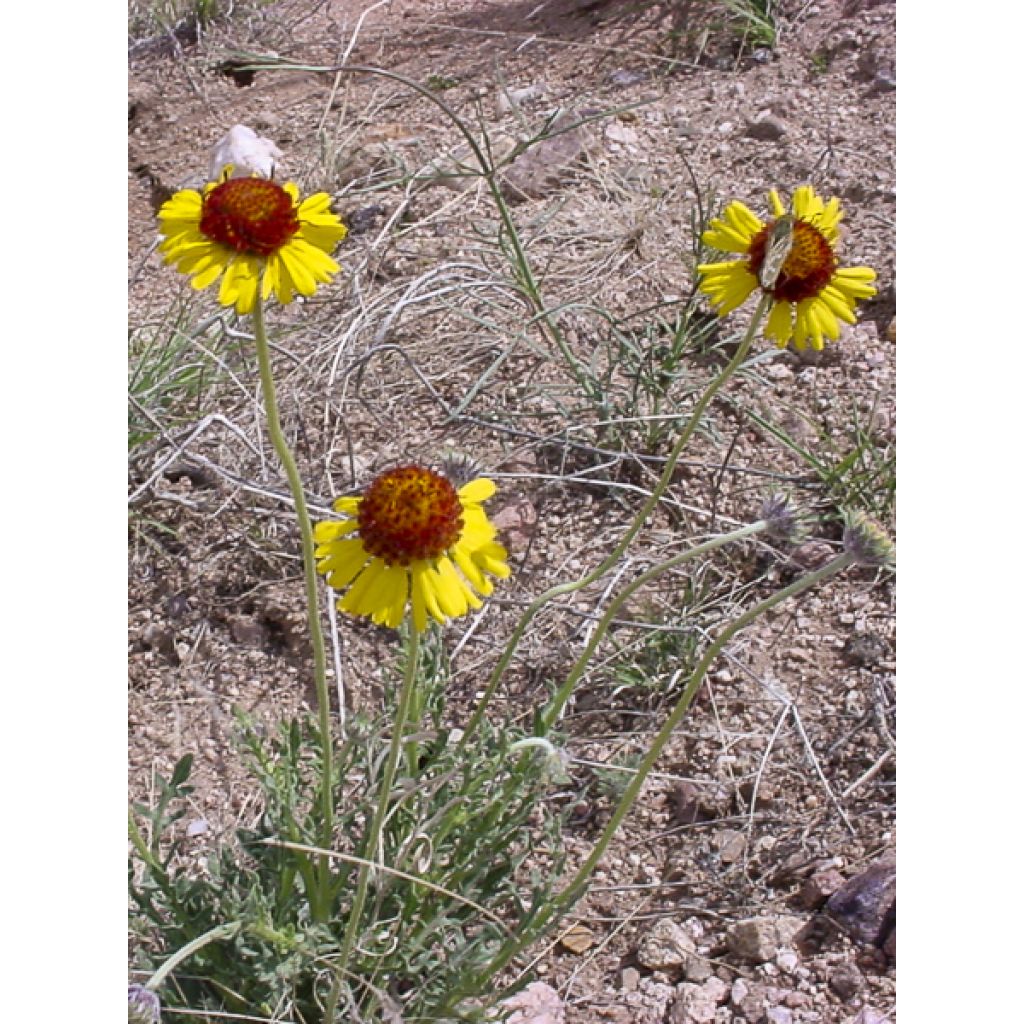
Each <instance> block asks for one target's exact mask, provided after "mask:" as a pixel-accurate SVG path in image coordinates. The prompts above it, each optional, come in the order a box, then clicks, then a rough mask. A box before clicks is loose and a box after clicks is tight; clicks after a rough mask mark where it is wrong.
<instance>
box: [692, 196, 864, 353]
mask: <svg viewBox="0 0 1024 1024" xmlns="http://www.w3.org/2000/svg"><path fill="white" fill-rule="evenodd" d="M768 202H769V204H770V206H771V208H772V213H773V214H774V219H773V220H769V221H767V222H764V221H762V220H761V219H760V218H759V217H757V216H756V215H755V214H754V213H752V212H751V211H750V210H749V209H748V208H747V207H746V206H745V205H744V204H743V203H741V202H739V201H738V200H734V201H733V202H731V203H730V204H729V205H728V206H727V207H726V208H725V211H724V212H723V214H722V217H721V219H718V218H716V219H714V220H712V222H711V226H710V228H708V230H707V231H705V232H704V234H703V235H702V236H701V238H702V240H703V242H704V243H705V244H706V245H710V246H712V247H714V248H715V249H721V250H723V251H724V252H734V253H740V254H742V257H743V258H742V259H738V260H729V261H727V262H724V263H703V264H701V265H700V266H698V267H697V272H698V273H699V274H700V275H701V282H700V290H701V291H702V292H704V293H705V294H707V295H708V296H709V297H710V299H711V302H712V305H714V306H715V308H716V310H717V312H718V314H719V316H725V315H726V314H727V313H731V312H732V311H733V310H734V309H736V308H737V307H738V306H741V305H742V304H743V303H744V302H745V301H746V300H747V298H748V297H749V296H750V294H751V292H753V291H754V290H755V289H756V288H760V289H761V290H762V291H763V292H764V293H765V294H767V295H770V296H771V298H772V304H771V312H770V313H769V315H768V322H767V324H766V326H765V331H764V333H765V334H766V335H767V336H768V337H769V338H771V339H772V340H773V341H774V342H775V343H776V344H777V345H778V346H779V348H785V347H786V345H788V344H789V342H790V340H792V341H793V343H794V344H795V345H796V347H797V348H798V349H802V348H805V347H806V346H807V344H808V343H810V345H811V348H814V349H822V348H824V347H825V342H824V339H825V338H828V339H830V340H831V341H835V340H837V339H838V338H839V321H840V320H845V321H846V322H847V323H848V324H853V323H856V322H857V317H856V315H855V313H854V305H855V304H856V302H857V300H858V299H867V298H870V297H871V296H872V295H874V294H875V287H874V286H873V285H872V284H871V282H872V281H874V279H875V272H874V271H873V270H872V269H871V268H870V267H846V268H840V266H839V260H838V257H837V255H836V251H837V247H838V243H839V222H840V220H842V218H843V213H842V210H840V208H839V200H838V199H830V200H829V201H828V202H827V203H826V202H823V201H822V199H821V198H820V197H819V196H818V195H817V194H816V193H815V191H814V189H813V188H811V186H810V185H801V186H800V187H799V188H798V189H797V190H796V191H795V192H794V193H793V203H792V207H791V209H790V210H787V209H786V207H785V206H783V204H782V200H781V199H779V195H778V193H777V192H776V191H775V190H774V189H772V191H771V192H769V193H768Z"/></svg>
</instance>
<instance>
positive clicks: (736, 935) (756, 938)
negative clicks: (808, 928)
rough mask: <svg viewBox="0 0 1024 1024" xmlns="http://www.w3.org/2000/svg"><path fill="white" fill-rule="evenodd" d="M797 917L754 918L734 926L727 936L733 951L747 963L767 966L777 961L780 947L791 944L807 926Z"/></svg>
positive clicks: (726, 939) (727, 942) (730, 928)
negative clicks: (804, 926)
mask: <svg viewBox="0 0 1024 1024" xmlns="http://www.w3.org/2000/svg"><path fill="white" fill-rule="evenodd" d="M803 923H804V922H803V920H802V919H800V918H793V917H788V916H787V917H752V918H749V919H748V920H746V921H738V922H737V923H736V924H734V925H731V926H730V927H729V929H728V931H727V932H726V933H725V941H726V944H727V945H728V947H729V949H730V951H731V952H732V953H733V954H734V955H735V956H738V957H740V958H741V959H743V960H749V961H751V962H752V963H758V964H763V963H767V962H768V961H769V960H773V959H774V958H775V955H776V954H777V953H778V951H779V947H780V946H785V945H789V943H790V941H791V940H792V938H793V936H794V935H796V933H797V932H798V931H799V930H800V929H801V928H802V927H803Z"/></svg>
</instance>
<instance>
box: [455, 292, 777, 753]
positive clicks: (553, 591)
mask: <svg viewBox="0 0 1024 1024" xmlns="http://www.w3.org/2000/svg"><path fill="white" fill-rule="evenodd" d="M771 302H772V298H771V296H770V295H768V294H764V295H762V296H761V301H760V302H759V303H758V305H757V309H755V310H754V315H753V317H752V318H751V321H750V326H749V327H748V328H747V332H746V334H745V335H744V336H743V340H742V341H741V342H740V344H739V347H738V348H737V349H736V354H735V355H734V356H733V357H732V359H730V360H729V362H728V363H727V364H726V366H725V367H724V369H723V370H722V372H721V373H720V374H719V375H718V376H717V377H716V378H715V379H714V380H713V381H712V382H711V383H710V384H709V385H708V387H707V390H706V391H705V392H704V394H703V395H701V397H700V399H699V400H698V402H697V404H696V405H695V406H694V409H693V412H692V413H691V414H690V418H689V420H688V421H687V424H686V426H685V427H684V428H683V432H682V433H681V434H680V435H679V439H678V440H677V441H676V443H675V445H674V446H673V448H672V451H671V452H670V453H669V456H668V459H667V460H666V462H665V468H664V469H663V470H662V472H661V477H660V478H659V480H658V482H657V484H656V485H655V487H654V490H653V491H651V494H650V496H649V497H648V499H647V501H645V502H644V504H643V507H642V508H641V509H640V511H639V512H638V513H637V514H636V516H635V518H634V519H633V523H632V525H631V526H630V527H629V529H628V530H626V532H625V533H624V534H623V535H622V538H621V539H620V540H619V543H618V544H616V545H615V549H614V550H613V551H612V552H611V554H610V555H608V557H607V558H605V559H604V561H603V562H601V564H600V565H598V566H597V568H596V569H593V570H592V571H591V572H589V573H587V575H586V576H583V577H582V578H581V579H578V580H573V581H572V582H571V583H560V584H558V585H557V586H554V587H551V588H550V589H549V590H546V591H545V592H544V593H543V594H541V595H540V597H538V598H537V599H536V600H535V601H533V603H532V604H530V606H529V607H528V608H527V609H526V611H525V612H523V614H522V616H521V617H520V619H519V622H518V624H517V625H516V628H515V629H514V630H513V632H512V636H511V637H510V638H509V641H508V643H507V644H506V645H505V650H504V651H502V653H501V657H500V658H499V659H498V663H497V664H496V665H495V666H494V671H493V672H492V673H491V678H490V679H489V680H488V683H487V687H486V689H485V690H484V694H483V696H482V697H481V698H480V701H479V702H478V704H477V707H476V711H474V712H473V715H472V717H471V718H470V720H469V722H467V723H466V728H465V731H464V732H463V734H462V738H461V739H460V740H459V744H458V748H457V749H458V750H460V751H461V750H463V749H464V748H465V746H466V744H467V743H468V742H469V739H470V737H471V736H472V735H473V733H474V732H475V730H476V729H477V727H478V726H479V725H480V722H481V720H482V719H483V716H484V714H485V712H486V711H487V707H488V705H489V704H490V702H491V700H492V699H493V697H494V694H495V692H496V691H497V689H498V684H499V683H500V682H501V679H502V677H503V676H504V674H505V670H506V669H507V668H508V666H509V663H510V662H511V661H512V658H513V656H514V655H515V652H516V650H517V649H518V647H519V641H520V640H521V639H522V637H523V634H524V633H525V632H526V627H527V626H528V625H529V624H530V622H531V621H532V620H533V617H534V616H535V615H536V614H537V612H539V611H540V610H541V608H543V607H544V606H545V605H546V604H548V602H550V601H553V600H554V599H555V598H557V597H561V596H562V595H563V594H571V593H573V592H575V591H577V590H580V589H582V588H583V587H587V586H589V585H590V584H591V583H593V582H594V581H595V580H597V579H600V578H601V577H602V576H603V575H604V574H605V573H606V572H608V570H609V569H611V568H612V567H613V566H615V565H616V564H617V563H618V561H619V559H620V558H621V557H622V556H623V554H624V553H625V551H626V548H628V547H629V545H630V544H631V543H632V542H633V539H634V538H635V537H636V535H637V534H638V533H639V532H640V530H641V528H642V527H643V525H644V523H645V522H646V521H647V517H648V516H649V515H650V514H651V513H652V512H653V511H654V509H655V508H656V507H657V505H658V502H659V501H661V498H662V496H663V495H664V493H665V491H666V490H668V485H669V484H670V483H671V481H672V476H673V474H674V473H675V470H676V464H677V463H678V462H679V459H680V457H681V456H682V454H683V451H684V449H685V448H686V446H687V444H688V443H689V441H690V438H691V437H693V434H694V432H695V431H696V429H697V427H698V425H699V424H700V421H701V419H702V418H703V416H704V413H705V411H706V410H707V407H708V406H709V405H710V404H711V401H712V399H713V398H714V397H715V395H716V394H718V392H719V391H720V390H721V388H722V386H723V385H724V384H725V383H726V381H728V380H729V378H730V377H731V376H732V375H733V374H734V373H735V372H736V370H737V369H739V367H740V365H741V364H742V363H743V360H744V359H746V358H747V353H748V352H749V351H750V346H751V345H752V344H753V341H754V335H755V334H756V333H757V329H758V327H759V326H760V325H761V321H762V320H763V319H764V316H765V313H767V312H768V308H769V306H770V305H771Z"/></svg>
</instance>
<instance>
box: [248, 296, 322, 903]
mask: <svg viewBox="0 0 1024 1024" xmlns="http://www.w3.org/2000/svg"><path fill="white" fill-rule="evenodd" d="M252 324H253V334H254V335H255V337H256V357H257V359H258V361H259V368H260V386H261V387H262V389H263V406H264V408H265V410H266V415H267V430H268V432H269V434H270V441H271V443H272V444H273V446H274V451H275V452H277V457H278V458H279V459H280V460H281V465H282V466H283V467H284V472H285V476H286V477H287V478H288V487H289V489H290V490H291V492H292V498H293V499H294V501H295V517H296V519H298V521H299V533H300V534H301V537H302V569H303V574H304V576H305V580H306V608H307V612H308V616H309V635H310V642H311V644H312V647H313V679H314V682H315V684H316V702H317V710H318V712H319V716H320V747H321V758H322V762H321V763H322V765H323V768H322V777H321V783H320V785H321V791H320V800H321V816H322V817H323V827H322V829H321V835H320V846H322V847H323V848H324V849H325V850H329V849H330V848H331V843H332V840H333V835H334V785H333V779H334V771H333V757H334V741H333V739H332V736H331V699H330V694H329V692H328V689H327V658H326V655H325V653H324V634H323V629H322V627H321V625H320V606H319V602H318V601H317V581H316V558H315V556H314V554H313V552H314V544H313V524H312V523H311V522H310V519H309V511H308V510H307V507H306V495H305V492H304V491H303V489H302V479H301V477H300V476H299V470H298V467H297V466H296V464H295V458H294V456H293V455H292V453H291V449H290V448H289V447H288V442H287V440H285V436H284V431H283V430H282V429H281V418H280V415H279V413H278V409H277V394H276V392H275V389H274V375H273V371H272V370H271V367H270V346H269V344H268V343H267V329H266V325H265V324H264V321H263V299H262V296H261V295H260V293H259V292H258V291H257V293H256V302H255V304H254V306H253V309H252ZM317 867H318V874H319V884H318V888H317V892H315V893H309V900H310V910H311V912H312V914H313V919H314V920H315V921H326V920H327V919H328V917H329V916H330V907H329V905H328V904H329V902H330V899H329V895H328V894H329V892H330V881H331V862H330V858H329V857H327V856H326V854H322V855H320V857H319V859H318V864H317Z"/></svg>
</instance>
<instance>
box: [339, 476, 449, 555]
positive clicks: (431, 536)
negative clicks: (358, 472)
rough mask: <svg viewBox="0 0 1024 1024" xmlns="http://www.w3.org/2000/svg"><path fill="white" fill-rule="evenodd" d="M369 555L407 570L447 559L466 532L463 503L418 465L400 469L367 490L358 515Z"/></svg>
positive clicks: (445, 481) (443, 481)
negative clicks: (444, 556) (420, 564)
mask: <svg viewBox="0 0 1024 1024" xmlns="http://www.w3.org/2000/svg"><path fill="white" fill-rule="evenodd" d="M357 515H358V520H359V535H360V537H361V538H362V542H363V546H364V547H365V548H366V550H367V552H368V553H369V554H370V555H373V556H375V557H377V558H382V559H383V560H384V561H385V562H386V563H387V564H388V565H409V564H410V563H411V562H415V561H419V560H430V559H434V558H438V557H439V556H441V555H443V554H444V553H445V552H446V551H447V550H448V549H449V548H451V547H452V545H454V544H455V542H456V541H457V540H458V539H459V537H460V535H461V533H462V527H463V518H462V502H461V501H460V500H459V495H458V493H457V492H456V490H455V488H454V487H453V486H452V484H451V482H450V481H449V480H448V479H447V478H446V477H443V476H441V475H440V474H439V473H435V472H434V471H433V470H430V469H424V468H422V467H420V466H399V467H398V468H397V469H392V470H389V471H388V472H386V473H383V474H381V475H380V476H379V477H377V479H376V480H374V481H373V483H371V484H370V486H369V487H368V488H367V490H366V493H365V494H364V495H363V499H362V501H361V502H360V503H359V511H358V513H357Z"/></svg>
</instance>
